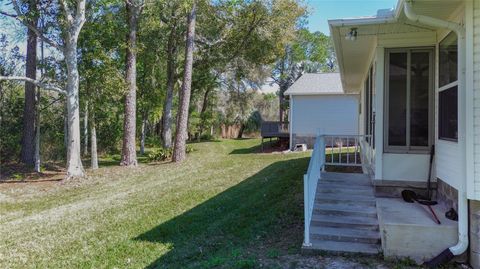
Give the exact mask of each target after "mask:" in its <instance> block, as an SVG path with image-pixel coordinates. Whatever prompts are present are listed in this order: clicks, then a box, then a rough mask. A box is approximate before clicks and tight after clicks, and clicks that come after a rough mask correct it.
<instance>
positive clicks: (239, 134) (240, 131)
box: [237, 123, 245, 139]
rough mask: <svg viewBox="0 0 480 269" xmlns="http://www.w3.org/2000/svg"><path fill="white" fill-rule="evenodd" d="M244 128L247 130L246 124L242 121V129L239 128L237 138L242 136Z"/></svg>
mask: <svg viewBox="0 0 480 269" xmlns="http://www.w3.org/2000/svg"><path fill="white" fill-rule="evenodd" d="M244 130H245V125H244V124H243V123H242V124H240V130H238V135H237V139H240V138H242V136H243V131H244Z"/></svg>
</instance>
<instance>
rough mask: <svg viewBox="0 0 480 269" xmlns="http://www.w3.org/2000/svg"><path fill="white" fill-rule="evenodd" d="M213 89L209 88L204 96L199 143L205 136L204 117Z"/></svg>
mask: <svg viewBox="0 0 480 269" xmlns="http://www.w3.org/2000/svg"><path fill="white" fill-rule="evenodd" d="M210 90H211V88H208V89H207V90H206V91H205V93H204V94H203V103H202V109H201V110H200V128H199V130H198V133H199V135H198V141H200V138H201V136H202V134H203V130H204V129H205V119H204V115H205V112H206V111H207V107H208V94H209V93H210Z"/></svg>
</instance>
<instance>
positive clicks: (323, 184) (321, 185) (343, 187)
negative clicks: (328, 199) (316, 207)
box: [317, 179, 373, 193]
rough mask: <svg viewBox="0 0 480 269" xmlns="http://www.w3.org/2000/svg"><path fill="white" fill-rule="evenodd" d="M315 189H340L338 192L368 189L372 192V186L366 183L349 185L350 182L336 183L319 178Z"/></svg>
mask: <svg viewBox="0 0 480 269" xmlns="http://www.w3.org/2000/svg"><path fill="white" fill-rule="evenodd" d="M317 190H333V191H337V190H338V191H340V192H349V193H351V192H357V191H365V192H366V191H369V192H371V193H373V187H372V186H367V185H351V184H344V183H338V182H337V183H336V182H327V181H323V179H320V180H319V181H318V186H317Z"/></svg>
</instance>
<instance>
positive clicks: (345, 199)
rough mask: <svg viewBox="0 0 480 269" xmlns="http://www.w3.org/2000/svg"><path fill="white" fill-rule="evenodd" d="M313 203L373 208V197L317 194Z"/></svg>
mask: <svg viewBox="0 0 480 269" xmlns="http://www.w3.org/2000/svg"><path fill="white" fill-rule="evenodd" d="M315 201H316V202H319V203H326V204H350V205H366V206H372V207H373V206H375V197H374V196H373V195H358V194H338V193H322V192H320V193H319V192H317V194H316V196H315Z"/></svg>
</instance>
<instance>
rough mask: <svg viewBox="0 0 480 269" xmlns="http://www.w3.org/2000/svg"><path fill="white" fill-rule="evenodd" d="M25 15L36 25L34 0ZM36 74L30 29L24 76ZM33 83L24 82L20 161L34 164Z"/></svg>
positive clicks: (35, 41)
mask: <svg viewBox="0 0 480 269" xmlns="http://www.w3.org/2000/svg"><path fill="white" fill-rule="evenodd" d="M25 4H26V6H27V10H28V11H27V12H26V15H27V17H26V18H25V20H26V21H28V23H29V24H31V25H32V26H34V27H37V24H38V12H37V4H36V1H33V0H29V1H26V3H25ZM36 75H37V34H36V33H35V31H33V30H32V29H28V31H27V59H26V65H25V76H26V77H28V78H31V79H36ZM35 90H36V87H35V85H33V84H31V83H25V105H24V108H23V130H22V151H21V157H20V158H21V161H22V162H23V163H25V164H27V165H31V166H33V165H34V164H35V119H36V113H37V112H36V109H35V107H36V105H35V103H36V102H35Z"/></svg>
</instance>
